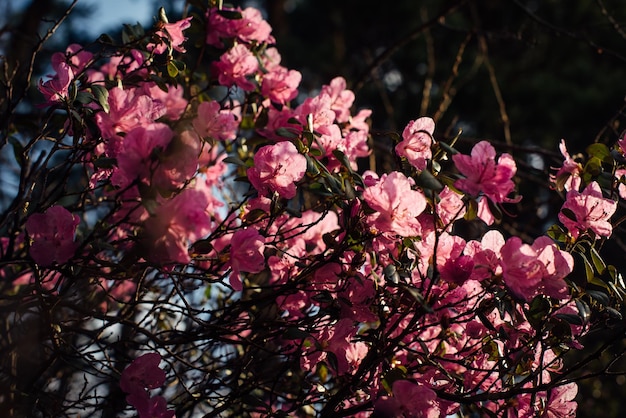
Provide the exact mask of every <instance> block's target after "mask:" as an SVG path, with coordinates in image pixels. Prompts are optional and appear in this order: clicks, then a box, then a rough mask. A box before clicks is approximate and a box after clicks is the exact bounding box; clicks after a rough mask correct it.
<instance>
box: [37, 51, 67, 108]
mask: <svg viewBox="0 0 626 418" xmlns="http://www.w3.org/2000/svg"><path fill="white" fill-rule="evenodd" d="M52 68H53V69H54V71H55V74H53V75H49V77H51V79H50V80H48V81H46V82H43V81H41V80H39V91H40V92H41V94H43V96H44V98H45V99H46V102H45V103H44V106H50V105H53V104H55V103H59V102H62V101H64V100H66V99H67V98H68V95H69V88H70V84H72V81H74V72H73V71H72V68H71V67H70V66H69V65H68V64H67V63H66V62H58V63H56V64H53V66H52Z"/></svg>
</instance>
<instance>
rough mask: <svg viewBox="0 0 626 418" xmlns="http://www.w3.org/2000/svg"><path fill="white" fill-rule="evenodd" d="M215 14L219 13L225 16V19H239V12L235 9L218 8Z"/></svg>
mask: <svg viewBox="0 0 626 418" xmlns="http://www.w3.org/2000/svg"><path fill="white" fill-rule="evenodd" d="M217 14H219V15H220V16H222V17H225V18H226V19H231V20H236V19H241V18H242V16H241V12H238V11H237V10H224V9H221V10H218V11H217Z"/></svg>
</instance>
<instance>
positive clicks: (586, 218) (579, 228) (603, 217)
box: [559, 181, 617, 239]
mask: <svg viewBox="0 0 626 418" xmlns="http://www.w3.org/2000/svg"><path fill="white" fill-rule="evenodd" d="M616 209H617V202H615V201H614V200H611V199H605V198H604V197H603V196H602V189H600V185H599V184H598V183H596V182H595V181H594V182H592V183H590V184H589V185H588V186H587V187H585V190H583V192H582V193H580V192H578V191H577V190H574V189H573V190H570V191H569V192H567V196H566V199H565V203H564V204H563V207H562V208H561V212H559V221H561V223H563V225H565V227H566V228H567V229H568V231H569V233H570V234H571V235H572V237H574V239H576V238H578V236H579V235H580V234H583V233H585V232H586V231H587V230H592V231H593V232H594V233H595V234H596V239H598V238H600V237H610V236H611V232H612V231H613V226H612V225H611V223H610V222H609V219H611V216H613V214H614V213H615V210H616Z"/></svg>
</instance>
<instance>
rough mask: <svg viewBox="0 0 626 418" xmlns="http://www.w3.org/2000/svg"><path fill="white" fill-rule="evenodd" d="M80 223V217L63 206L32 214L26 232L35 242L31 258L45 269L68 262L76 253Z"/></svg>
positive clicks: (31, 249) (31, 247) (31, 248)
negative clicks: (77, 229) (55, 263)
mask: <svg viewBox="0 0 626 418" xmlns="http://www.w3.org/2000/svg"><path fill="white" fill-rule="evenodd" d="M79 223H80V219H79V218H78V216H76V215H72V214H71V213H70V212H69V211H68V210H67V209H65V208H64V207H62V206H51V207H50V208H48V210H46V211H45V212H44V213H34V214H32V215H31V216H30V217H29V218H28V220H27V221H26V230H27V231H28V235H29V236H30V237H31V239H32V240H33V243H32V244H31V246H30V250H29V253H30V256H31V257H33V260H35V262H36V263H37V264H39V265H41V266H43V267H46V266H50V265H52V264H53V263H54V262H57V263H59V264H63V263H65V262H66V261H68V260H69V259H70V258H72V257H73V256H74V253H75V252H76V248H77V245H76V243H75V242H74V234H75V233H76V227H77V226H78V224H79Z"/></svg>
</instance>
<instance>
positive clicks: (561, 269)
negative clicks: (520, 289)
mask: <svg viewBox="0 0 626 418" xmlns="http://www.w3.org/2000/svg"><path fill="white" fill-rule="evenodd" d="M532 247H533V249H534V250H535V251H536V252H537V258H538V260H539V261H541V262H542V263H543V265H544V275H543V277H542V279H541V283H540V289H539V292H541V293H542V294H545V295H548V296H550V297H553V298H555V299H565V298H567V297H568V296H569V287H568V286H567V284H566V283H565V280H563V279H564V278H565V277H567V276H568V275H569V274H570V273H571V272H572V271H573V270H574V258H573V257H572V255H571V254H570V253H568V252H565V251H561V250H560V249H559V248H558V247H557V246H556V244H555V243H554V241H552V239H551V238H550V237H547V236H542V237H539V238H537V239H536V240H535V242H533V245H532Z"/></svg>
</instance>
